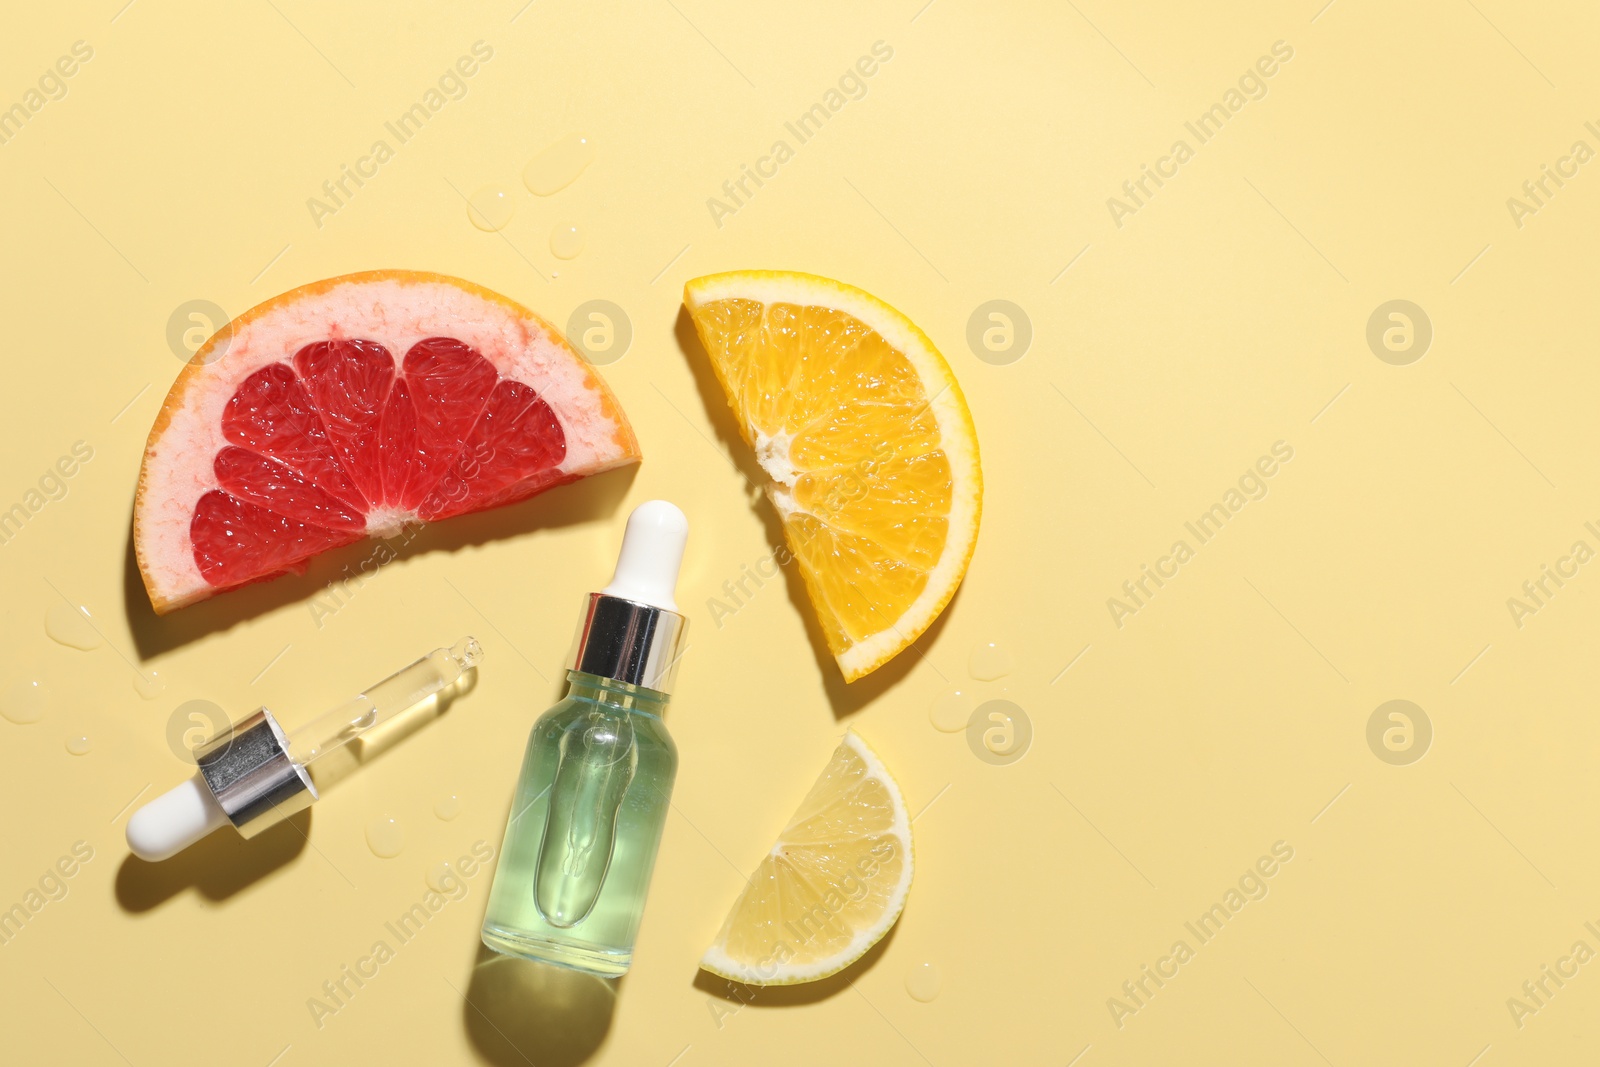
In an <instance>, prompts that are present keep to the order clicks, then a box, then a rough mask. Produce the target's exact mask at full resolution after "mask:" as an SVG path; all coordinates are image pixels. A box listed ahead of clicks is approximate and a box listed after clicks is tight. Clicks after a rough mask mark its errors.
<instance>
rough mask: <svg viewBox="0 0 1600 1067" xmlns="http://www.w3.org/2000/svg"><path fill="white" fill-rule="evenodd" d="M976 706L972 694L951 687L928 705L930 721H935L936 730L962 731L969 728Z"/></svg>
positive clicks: (950, 732)
mask: <svg viewBox="0 0 1600 1067" xmlns="http://www.w3.org/2000/svg"><path fill="white" fill-rule="evenodd" d="M975 707H977V705H976V704H975V703H973V699H972V696H971V694H968V693H963V692H962V691H961V690H959V689H951V690H948V691H946V692H944V693H941V694H940V695H939V696H937V697H935V698H934V701H933V703H932V704H930V705H928V721H929V722H931V723H933V728H934V729H935V730H943V731H944V732H945V733H947V734H956V733H960V732H961V731H962V730H965V729H966V728H967V720H968V719H970V718H971V717H972V709H973V708H975Z"/></svg>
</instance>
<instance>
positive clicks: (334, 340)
mask: <svg viewBox="0 0 1600 1067" xmlns="http://www.w3.org/2000/svg"><path fill="white" fill-rule="evenodd" d="M638 459H639V445H638V442H637V441H636V440H635V439H634V436H633V430H632V429H631V428H630V427H629V425H628V420H627V418H626V417H625V416H624V415H623V413H622V409H621V408H620V407H619V406H618V405H617V402H616V398H615V397H613V396H612V395H611V391H610V390H609V389H608V388H606V385H605V383H604V382H603V381H601V380H600V376H599V375H598V374H596V373H595V371H594V369H593V368H592V367H590V366H589V364H588V363H587V362H586V361H585V360H584V359H583V358H582V357H581V356H579V355H578V354H577V352H575V351H574V350H573V348H572V346H571V345H569V344H568V343H567V342H566V340H565V339H563V338H562V337H561V335H560V334H559V333H557V332H556V330H555V329H554V328H553V327H552V326H551V325H550V324H549V323H547V322H545V321H544V320H543V319H541V318H539V317H538V316H537V315H534V314H533V313H532V312H531V311H528V310H527V309H526V308H524V307H522V306H520V305H518V304H516V303H513V302H512V301H510V300H508V299H506V298H505V297H503V296H500V295H499V294H497V293H492V292H490V291H489V290H487V289H483V288H481V287H479V286H476V285H473V284H472V283H470V282H464V281H461V280H460V279H457V278H448V277H445V276H444V275H441V274H429V273H424V272H420V271H402V270H382V271H369V272H366V273H362V274H349V275H345V276H343V277H339V278H330V279H328V280H326V281H321V282H314V283H312V284H310V285H304V286H301V287H300V288H298V289H295V290H292V291H290V292H287V293H284V294H283V295H282V296H279V297H275V298H274V299H272V300H269V301H267V302H266V303H264V304H260V305H258V306H257V307H254V308H251V309H250V310H249V311H247V312H245V313H244V314H243V315H240V316H239V317H238V318H236V319H234V320H233V321H232V322H230V323H229V324H228V325H227V326H225V327H223V328H222V329H221V330H220V331H218V333H217V335H216V336H215V337H213V338H211V339H210V340H209V341H207V342H206V343H205V345H203V346H202V347H201V348H200V350H199V351H197V352H196V353H195V354H194V357H193V358H192V359H191V360H190V361H189V364H188V366H187V367H185V368H184V370H183V371H182V373H180V374H179V375H178V380H177V381H176V382H174V383H173V386H172V391H171V392H170V393H168V394H167V400H166V403H165V404H163V405H162V407H161V411H160V412H159V413H158V414H157V416H156V421H155V425H154V426H153V427H152V428H151V430H150V440H149V443H148V444H147V445H146V447H145V454H144V464H143V466H142V467H141V469H140V471H139V490H138V494H137V495H136V497H135V498H134V517H133V527H134V547H135V551H136V554H137V556H138V561H139V571H140V573H141V574H142V575H143V576H144V584H145V588H146V590H147V591H148V592H149V594H150V602H151V604H153V605H154V606H155V610H156V612H157V613H160V614H164V613H166V612H168V611H171V610H173V609H174V608H179V607H182V606H184V605H185V604H191V603H194V602H195V601H197V600H201V599H204V598H205V597H208V596H210V595H212V594H213V593H216V592H218V591H219V590H223V589H229V588H232V587H234V586H238V585H243V584H244V583H246V582H254V581H259V580H261V579H264V578H271V577H275V576H277V575H280V574H284V573H287V572H300V571H303V570H304V569H305V566H306V561H307V560H309V559H310V558H311V557H312V556H315V555H316V554H318V553H320V552H324V551H327V550H328V549H331V548H334V547H337V546H339V545H344V544H349V543H351V542H353V541H359V540H361V539H362V538H364V537H369V536H377V537H391V536H393V535H394V534H396V533H398V532H399V531H400V530H401V528H402V527H404V526H405V525H407V524H411V523H427V522H434V521H436V520H439V519H445V518H449V517H451V516H453V515H461V514H465V513H466V512H471V511H482V510H484V509H486V508H494V507H499V506H501V505H503V504H511V503H515V502H516V501H519V500H524V499H526V498H528V497H530V496H533V495H534V494H535V493H540V492H543V491H544V490H546V489H549V488H551V487H552V486H556V485H561V484H563V483H565V482H571V481H575V480H577V479H579V478H583V477H586V476H588V475H591V474H597V473H599V472H601V471H605V470H609V469H611V468H613V467H617V466H620V465H622V464H626V463H632V462H635V461H637V460H638Z"/></svg>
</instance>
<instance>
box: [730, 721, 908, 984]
mask: <svg viewBox="0 0 1600 1067" xmlns="http://www.w3.org/2000/svg"><path fill="white" fill-rule="evenodd" d="M911 868H912V863H911V820H910V818H909V817H908V816H907V814H906V806H905V801H904V800H903V799H902V798H901V796H900V789H899V787H898V786H896V785H895V783H894V779H893V778H891V777H889V772H888V771H887V770H886V769H885V768H884V766H883V764H882V762H880V761H879V759H878V757H877V756H876V755H874V754H873V752H872V750H871V749H869V748H868V747H867V746H866V744H865V743H863V742H862V740H861V739H860V738H859V737H857V736H856V735H855V734H846V735H845V737H844V740H843V741H841V742H840V744H839V747H838V748H837V749H835V750H834V753H833V758H832V759H830V760H829V761H828V766H827V769H826V770H824V771H823V772H822V776H821V777H820V778H818V779H817V782H816V784H815V785H813V786H812V787H811V791H810V792H809V793H808V794H806V798H805V800H803V801H801V803H800V807H799V809H798V810H797V811H796V812H795V813H794V817H793V818H791V819H790V820H789V825H788V826H786V827H784V829H783V832H782V833H781V834H779V835H778V840H777V843H776V844H774V845H773V846H772V851H771V852H769V853H768V854H767V855H766V857H765V858H763V859H762V861H761V863H760V865H759V866H758V867H756V870H755V873H754V874H752V875H751V876H750V884H749V886H748V887H747V888H746V889H745V891H744V893H743V894H742V895H741V896H740V897H739V899H738V900H737V901H736V902H735V903H734V905H733V910H732V911H730V912H729V913H728V918H727V920H726V921H725V922H724V923H723V924H722V932H721V933H720V934H718V935H717V940H716V942H715V943H714V944H713V945H712V946H711V947H710V948H709V949H708V950H706V954H705V957H704V959H702V960H701V961H700V966H701V967H703V968H705V969H706V970H708V971H710V972H712V973H713V974H719V975H721V976H722V977H724V978H728V979H731V980H733V981H736V982H743V983H746V984H748V985H792V984H794V983H797V982H811V981H815V980H816V979H818V978H826V977H827V976H828V975H830V974H836V973H837V972H839V971H841V970H843V969H844V968H845V967H848V966H849V965H850V964H852V963H854V962H855V961H856V960H858V959H860V958H861V956H862V955H863V954H864V953H866V951H867V950H868V949H870V948H871V947H872V946H873V945H875V944H877V943H878V941H879V940H880V939H881V938H882V937H883V935H884V934H886V933H887V932H888V931H889V927H891V926H893V925H894V921H895V920H896V919H897V918H899V917H900V912H901V910H902V909H903V908H904V907H905V903H906V895H907V894H908V893H909V892H910V891H911Z"/></svg>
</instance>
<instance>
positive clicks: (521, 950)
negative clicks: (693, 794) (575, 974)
mask: <svg viewBox="0 0 1600 1067" xmlns="http://www.w3.org/2000/svg"><path fill="white" fill-rule="evenodd" d="M688 532H689V523H688V520H687V519H685V518H684V515H683V512H682V511H680V510H678V508H677V507H676V506H675V505H673V504H670V503H668V502H667V501H665V500H652V501H649V502H647V503H644V504H641V505H639V506H638V507H637V508H635V509H634V511H633V514H632V515H630V516H629V517H628V528H627V532H626V533H625V534H624V535H623V541H622V552H621V554H620V556H619V557H618V559H617V570H616V575H615V577H613V578H612V580H611V584H610V585H608V586H606V588H605V589H603V590H602V591H600V592H598V593H591V594H589V600H588V605H587V610H586V611H585V613H584V617H583V621H582V622H581V623H580V624H579V627H578V639H577V643H576V646H575V648H574V652H573V655H572V659H571V664H572V666H571V669H570V670H568V671H567V680H568V682H569V686H570V687H569V689H568V692H567V696H566V698H565V699H564V700H562V701H561V702H560V703H559V704H557V705H556V706H555V707H553V708H551V709H550V710H549V711H547V712H545V713H544V715H542V716H541V717H540V718H539V720H538V721H537V722H536V723H534V726H533V732H532V733H531V734H530V735H529V737H528V747H527V751H526V753H525V754H524V756H523V761H522V773H521V775H520V777H519V778H518V779H517V791H516V796H515V797H514V798H513V800H512V804H511V816H510V820H509V822H508V823H507V825H506V836H505V842H504V844H503V845H502V846H501V850H500V861H499V865H498V866H497V867H496V868H495V873H494V885H493V887H492V888H491V889H490V890H489V906H488V909H487V911H486V912H485V914H484V920H483V943H484V944H485V945H487V946H489V947H490V948H492V949H494V950H495V951H496V952H503V953H505V954H507V955H511V956H521V957H524V958H526V959H532V960H539V961H542V962H545V963H553V964H557V965H559V966H563V967H570V968H574V969H576V970H580V971H587V972H589V973H591V974H598V975H602V976H604V977H608V978H610V977H615V976H617V975H620V974H623V973H625V972H626V971H627V969H628V967H629V965H630V964H631V963H632V962H633V942H634V937H635V936H636V935H637V934H638V931H639V919H640V916H641V915H642V914H643V912H644V900H645V893H646V891H647V890H648V889H649V887H650V872H651V870H652V868H654V866H655V861H656V848H657V846H658V845H659V844H660V841H661V829H662V826H663V825H664V824H665V822H666V819H667V811H668V800H669V798H670V796H671V794H672V781H673V778H674V777H675V776H676V774H677V769H678V752H677V748H676V747H675V746H674V745H673V743H672V738H671V737H669V736H668V735H667V730H666V727H665V725H663V723H662V715H663V713H664V712H665V711H666V708H667V701H668V694H669V693H670V692H671V689H672V678H673V674H674V671H675V668H676V667H677V662H678V658H679V656H680V655H681V654H682V652H683V650H684V647H685V646H684V631H685V628H686V626H687V623H688V620H687V619H685V618H684V616H683V615H682V614H680V613H679V611H678V608H677V604H676V603H675V602H674V600H673V591H674V587H675V586H676V585H677V579H678V566H679V564H680V563H681V561H682V559H683V546H684V542H685V540H686V539H687V537H688Z"/></svg>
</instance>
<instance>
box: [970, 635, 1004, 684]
mask: <svg viewBox="0 0 1600 1067" xmlns="http://www.w3.org/2000/svg"><path fill="white" fill-rule="evenodd" d="M967 673H969V674H971V675H972V676H973V677H974V678H976V679H978V681H980V682H992V681H994V680H995V679H996V678H1004V677H1005V676H1006V675H1008V674H1010V673H1011V653H1009V652H1007V651H1006V650H1005V649H1003V648H1001V647H1000V646H999V645H997V644H995V643H994V642H993V641H983V642H980V643H979V644H976V645H973V646H972V654H971V655H970V656H968V657H967Z"/></svg>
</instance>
